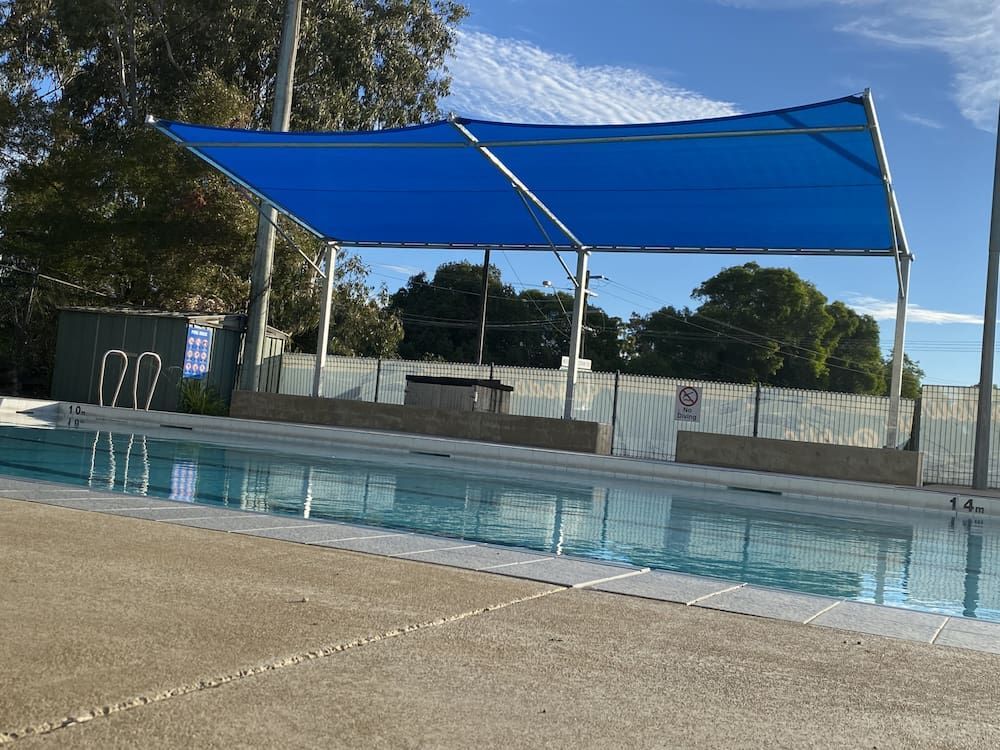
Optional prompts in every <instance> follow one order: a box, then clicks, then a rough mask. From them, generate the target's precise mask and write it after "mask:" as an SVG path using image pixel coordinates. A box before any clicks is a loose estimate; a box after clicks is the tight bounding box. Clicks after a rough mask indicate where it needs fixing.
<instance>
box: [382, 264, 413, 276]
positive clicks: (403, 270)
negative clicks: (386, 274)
mask: <svg viewBox="0 0 1000 750" xmlns="http://www.w3.org/2000/svg"><path fill="white" fill-rule="evenodd" d="M377 265H378V267H379V268H384V269H385V270H387V271H392V272H393V273H398V274H401V275H403V276H415V275H416V274H418V273H420V271H421V269H419V268H416V267H414V266H396V265H393V264H391V263H378V264H377Z"/></svg>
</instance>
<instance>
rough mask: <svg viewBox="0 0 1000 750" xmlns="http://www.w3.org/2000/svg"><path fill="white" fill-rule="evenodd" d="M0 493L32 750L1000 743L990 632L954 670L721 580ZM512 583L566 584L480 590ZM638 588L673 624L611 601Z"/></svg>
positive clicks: (3, 713)
mask: <svg viewBox="0 0 1000 750" xmlns="http://www.w3.org/2000/svg"><path fill="white" fill-rule="evenodd" d="M0 479H2V482H0V497H2V498H11V499H0V539H2V540H3V543H2V544H0V571H2V574H0V611H2V613H3V614H2V617H0V622H2V623H3V626H2V632H3V638H2V639H0V664H2V665H3V668H2V669H0V742H2V743H6V742H10V743H11V744H12V745H13V746H16V747H21V746H23V747H26V748H27V747H32V746H53V747H84V748H86V747H101V748H105V747H178V746H198V747H232V746H258V747H269V746H283V747H284V746H291V747H362V746H363V747H428V746H433V747H469V746H481V747H499V746H505V747H511V746H515V747H520V746H530V747H565V746H567V745H569V744H571V743H572V744H575V745H578V746H583V747H590V746H604V747H607V746H611V747H627V746H637V747H664V746H670V747H721V746H725V747H741V746H742V747H761V746H768V747H772V746H786V747H835V746H847V747H873V746H874V747H879V748H883V747H995V746H997V745H1000V718H998V717H997V716H996V714H995V711H994V707H995V706H996V704H997V702H998V700H1000V684H998V682H1000V681H998V680H997V674H998V670H1000V654H997V653H990V652H989V651H990V650H997V651H1000V638H998V639H997V640H995V641H994V640H992V639H993V638H994V637H995V631H994V630H993V629H991V628H990V627H989V624H984V623H978V622H975V621H968V620H962V619H961V618H953V619H951V620H950V621H949V622H951V623H958V625H959V626H961V628H957V629H955V630H954V632H953V633H952V635H953V637H954V638H955V639H957V640H956V644H955V645H966V646H967V645H969V644H970V643H973V642H974V643H976V644H977V645H978V647H979V648H982V649H985V650H981V651H975V650H969V649H968V648H949V647H944V646H940V645H931V644H929V643H928V642H927V641H929V640H931V639H930V638H928V637H926V635H927V632H926V630H927V626H932V629H934V630H936V636H937V641H936V642H937V643H942V640H941V636H942V635H944V634H946V632H947V630H948V624H949V623H948V622H946V623H944V625H943V626H942V625H940V624H939V623H938V621H937V620H935V621H934V622H933V623H928V622H927V621H924V620H921V619H919V618H920V617H937V616H934V615H920V613H904V615H909V614H917V616H918V619H911V618H908V617H907V618H905V623H906V624H905V627H903V628H902V629H900V628H898V623H897V632H895V635H896V636H901V637H896V638H887V637H881V636H877V635H870V634H863V633H859V632H856V631H857V629H858V626H859V625H860V627H861V628H868V629H873V628H872V626H870V625H868V624H866V623H870V622H873V621H876V624H878V623H877V621H878V620H879V618H878V617H876V616H873V615H872V614H871V613H872V612H875V611H877V612H879V613H882V614H883V615H884V613H885V611H886V610H887V608H881V607H873V606H869V605H857V604H854V605H852V606H851V607H846V605H847V604H850V603H841V604H839V605H838V607H837V608H832V609H829V608H828V610H827V612H828V614H832V613H835V612H837V611H838V608H841V609H840V612H841V618H840V620H834V621H832V622H828V623H826V625H827V627H817V626H816V625H818V624H820V623H817V622H816V620H818V619H819V617H818V616H817V615H816V614H815V609H814V605H815V604H816V603H814V602H810V601H809V598H808V597H805V598H803V597H799V596H798V595H794V594H783V592H773V591H766V590H765V591H764V593H765V594H766V595H767V596H769V597H770V598H771V599H772V602H771V605H770V608H769V610H768V611H767V613H766V614H767V615H768V617H767V618H762V617H747V616H745V615H740V614H735V613H733V612H731V611H720V609H730V610H732V609H735V610H738V611H749V612H751V613H754V612H753V610H754V608H759V607H760V602H761V601H763V600H764V599H762V598H761V597H758V596H755V595H752V594H753V593H754V592H748V591H747V589H748V588H749V587H740V586H736V587H734V586H732V585H727V586H722V585H721V584H722V583H725V582H721V583H720V582H714V583H713V584H712V585H715V586H717V587H718V590H717V591H711V590H709V591H706V590H704V589H703V588H699V586H705V585H707V584H705V581H708V580H709V579H695V578H691V577H677V578H662V577H660V578H659V580H658V578H657V577H656V576H654V575H653V574H649V573H642V572H641V571H636V570H634V569H633V570H629V569H624V568H614V567H611V566H601V565H597V564H594V563H580V562H578V561H573V560H560V561H558V563H559V564H558V565H557V564H556V563H553V562H552V561H551V560H552V559H551V558H547V557H546V556H544V555H537V556H535V555H527V557H528V558H530V559H523V558H518V557H516V555H518V554H525V553H517V552H516V551H511V550H501V549H500V548H492V547H488V546H482V545H471V544H469V543H466V542H462V541H460V540H444V539H440V538H434V537H419V536H418V535H412V534H394V533H388V532H386V531H385V530H382V533H378V530H372V529H365V528H364V527H351V526H345V525H340V524H330V525H324V524H320V523H316V522H308V521H306V520H304V519H294V518H281V517H275V516H262V515H258V516H253V517H252V519H251V520H247V517H248V516H250V514H242V513H233V512H228V511H225V510H222V509H217V508H210V507H207V506H183V507H182V506H180V505H179V504H177V503H171V502H170V501H161V500H155V499H151V498H139V497H128V496H124V495H120V494H114V495H111V494H101V493H94V492H89V491H87V490H82V489H74V488H67V487H60V486H58V485H48V484H44V483H36V482H27V481H22V480H13V479H7V478H0ZM60 506H61V507H60ZM140 508H142V509H147V510H141V509H140ZM95 510H100V511H102V512H89V511H95ZM122 514H128V515H122ZM142 516H146V517H145V518H143V517H142ZM150 518H161V519H163V520H166V522H159V521H158V522H154V521H153V520H150ZM206 526H207V527H208V528H205V527H206ZM230 527H231V528H232V530H233V533H224V531H225V530H226V529H227V528H230ZM317 529H318V530H317ZM328 529H331V530H332V531H331V530H328ZM289 534H297V535H300V536H305V537H309V536H313V537H314V538H315V537H316V536H319V537H327V538H326V539H320V540H316V541H319V542H321V543H322V542H334V543H335V542H339V543H340V546H339V548H336V547H329V546H321V544H316V543H312V544H303V543H291V542H289V541H286V540H283V539H280V538H279V539H276V538H269V537H273V536H275V535H289ZM365 540H367V542H365ZM379 540H382V541H381V542H379ZM427 540H432V541H433V542H434V548H433V549H432V548H428V547H426V546H425V545H426V542H427ZM366 544H367V545H381V546H383V549H382V550H381V552H382V553H383V554H391V555H396V557H386V556H382V555H375V554H360V553H359V552H358V551H356V549H365V550H367V551H368V552H374V551H378V550H377V549H376V547H372V546H366ZM352 547H353V549H352ZM401 556H405V558H404V557H401ZM511 556H513V557H511ZM441 557H450V559H449V560H442V559H440V558H441ZM434 558H438V559H437V561H438V562H450V563H455V561H456V560H459V559H461V560H465V563H463V565H464V567H446V566H444V565H440V564H428V563H427V562H423V561H422V560H430V559H434ZM547 560H548V562H546V561H547ZM563 563H565V565H563ZM581 565H582V566H589V567H580V566H581ZM500 566H503V567H505V568H507V570H506V571H505V572H507V573H511V572H518V573H526V572H527V571H529V570H531V569H532V566H541V567H536V568H535V572H533V573H531V574H530V575H532V576H533V577H535V578H547V579H550V581H549V582H546V581H539V580H527V579H523V578H515V577H511V576H509V575H496V574H493V573H488V572H480V571H477V570H475V569H465V568H475V567H480V568H491V569H494V573H495V572H501V571H500V570H499V568H500ZM574 566H575V567H574ZM609 573H610V574H609ZM609 579H610V580H609ZM556 580H557V581H559V583H555V582H552V581H556ZM602 581H603V582H602ZM574 585H576V586H578V587H577V588H574V587H573V586H574ZM630 586H631V587H633V593H637V594H640V595H642V596H650V595H652V596H659V597H661V598H666V597H667V594H665V593H664V592H665V591H666V590H667V589H671V590H673V591H674V594H673V598H674V600H675V601H657V600H653V599H646V598H638V597H637V596H622V595H620V594H615V593H609V592H605V591H598V590H593V589H594V588H595V587H602V588H628V587H630ZM685 586H687V587H688V588H685ZM643 587H646V588H645V589H644V588H643ZM671 587H672V588H671ZM710 588H711V587H710ZM782 596H784V597H785V598H782ZM727 598H728V601H727ZM766 598H767V597H765V599H766ZM816 598H817V599H818V598H819V597H816ZM713 600H714V601H713ZM677 601H682V602H684V603H677ZM829 601H834V600H827V601H824V603H823V606H824V607H828V602H829ZM687 604H691V605H692V606H686V605H687ZM712 607H719V609H716V608H712ZM844 607H846V609H845V608H844ZM858 608H860V609H858ZM888 612H890V613H899V612H901V611H900V610H888ZM782 613H784V616H785V619H773V618H777V617H781V616H782ZM807 618H811V622H810V625H803V624H802V622H803V621H804V620H805V619H807ZM883 619H884V617H883ZM786 620H796V622H789V621H786ZM978 626H983V628H982V631H983V632H979V631H977V630H976V628H977V627H978ZM842 627H854V628H855V630H853V631H849V630H843V629H840V628H842ZM878 627H883V628H884V627H886V626H885V623H884V622H883V623H882V625H878ZM966 630H969V631H970V632H969V633H966V632H965V631H966ZM972 631H976V632H972ZM984 632H985V635H984ZM902 637H912V638H915V639H917V640H904V639H902ZM963 637H967V638H968V639H970V640H968V641H965V642H962V638H963ZM920 641H924V642H920Z"/></svg>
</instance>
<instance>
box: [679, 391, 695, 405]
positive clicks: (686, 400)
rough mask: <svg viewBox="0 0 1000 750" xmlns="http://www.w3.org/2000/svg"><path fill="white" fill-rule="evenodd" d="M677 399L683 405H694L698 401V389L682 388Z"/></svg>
mask: <svg viewBox="0 0 1000 750" xmlns="http://www.w3.org/2000/svg"><path fill="white" fill-rule="evenodd" d="M677 400H678V401H680V402H681V405H682V406H694V405H695V404H697V403H698V391H696V390H695V389H694V388H681V390H680V392H678V394H677Z"/></svg>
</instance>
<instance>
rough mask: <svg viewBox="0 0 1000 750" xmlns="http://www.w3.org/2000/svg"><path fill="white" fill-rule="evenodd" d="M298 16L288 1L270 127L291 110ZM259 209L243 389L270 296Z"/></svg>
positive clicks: (265, 211) (268, 246) (257, 353)
mask: <svg viewBox="0 0 1000 750" xmlns="http://www.w3.org/2000/svg"><path fill="white" fill-rule="evenodd" d="M301 18H302V0H288V3H287V5H286V6H285V18H284V22H283V25H282V29H281V48H280V50H279V52H278V72H277V76H276V79H275V83H274V108H273V109H272V110H271V130H278V131H285V130H288V121H289V118H290V116H291V112H292V85H293V82H294V78H295V51H296V48H297V47H298V45H299V22H300V20H301ZM260 208H261V212H260V218H259V219H258V221H257V246H256V249H255V250H254V258H253V275H252V276H251V279H250V306H249V309H248V310H247V331H246V338H245V339H244V342H243V369H242V371H241V372H240V388H241V389H242V390H244V391H256V390H257V386H258V382H257V381H258V378H259V374H260V366H261V362H262V361H263V358H264V334H265V332H266V330H267V312H268V306H269V303H270V295H271V267H272V266H273V265H274V226H275V223H276V222H277V221H278V212H277V211H276V210H275V208H274V206H272V205H271V204H269V203H264V204H263V205H261V207H260Z"/></svg>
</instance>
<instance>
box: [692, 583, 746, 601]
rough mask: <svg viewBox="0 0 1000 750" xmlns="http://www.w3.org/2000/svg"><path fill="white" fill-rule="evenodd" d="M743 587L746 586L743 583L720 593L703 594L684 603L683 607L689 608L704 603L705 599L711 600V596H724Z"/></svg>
mask: <svg viewBox="0 0 1000 750" xmlns="http://www.w3.org/2000/svg"><path fill="white" fill-rule="evenodd" d="M744 586H746V584H745V583H737V584H736V585H735V586H730V587H729V588H727V589H721V590H720V591H713V592H712V593H711V594H705V595H704V596H699V597H698V598H697V599H692V600H691V601H689V602H685V603H684V605H685V606H687V607H691V606H694V605H695V604H698V603H700V602H703V601H705V600H706V599H711V598H712V597H713V596H718V595H719V594H725V593H727V592H729V591H736V590H737V589H741V588H743V587H744Z"/></svg>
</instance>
